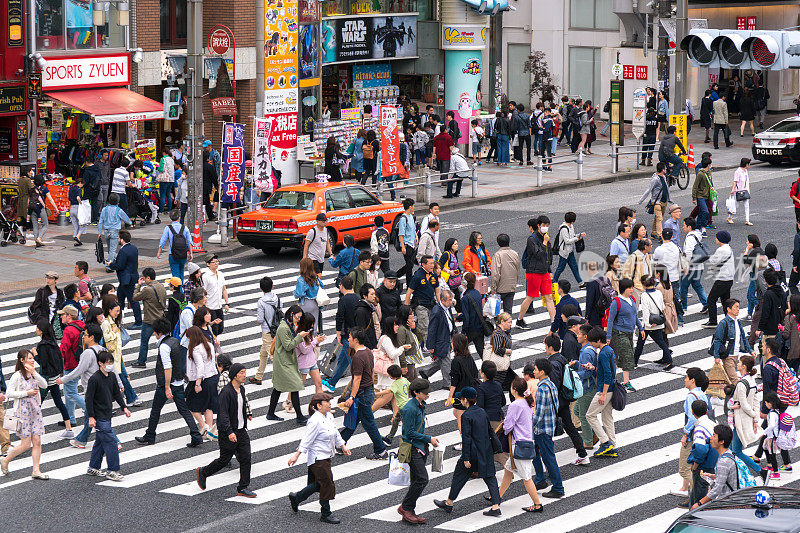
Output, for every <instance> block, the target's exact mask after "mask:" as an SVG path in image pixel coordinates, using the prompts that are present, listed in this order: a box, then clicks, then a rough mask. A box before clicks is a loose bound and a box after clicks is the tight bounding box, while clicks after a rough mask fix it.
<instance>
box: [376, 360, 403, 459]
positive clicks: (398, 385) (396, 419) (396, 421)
mask: <svg viewBox="0 0 800 533" xmlns="http://www.w3.org/2000/svg"><path fill="white" fill-rule="evenodd" d="M386 372H387V373H388V374H389V377H390V378H392V379H393V380H394V381H392V384H391V386H390V387H389V388H388V389H384V390H382V391H380V392H378V393H376V394H375V400H378V399H379V398H380V397H381V396H386V395H391V396H392V429H391V430H389V433H388V434H387V435H386V436H385V437H383V442H385V443H386V444H387V445H389V446H391V445H392V440H393V439H394V436H395V434H396V433H397V427H398V426H399V425H400V421H401V420H402V418H403V413H402V412H401V411H402V409H403V407H405V405H406V403H407V402H408V386H409V385H410V383H409V382H408V380H407V379H406V378H405V377H403V371H402V370H401V369H400V367H399V366H398V365H391V366H389V368H387V369H386Z"/></svg>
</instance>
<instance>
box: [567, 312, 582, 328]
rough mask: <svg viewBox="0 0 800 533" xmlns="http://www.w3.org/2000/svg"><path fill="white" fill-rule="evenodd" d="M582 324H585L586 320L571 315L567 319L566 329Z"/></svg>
mask: <svg viewBox="0 0 800 533" xmlns="http://www.w3.org/2000/svg"><path fill="white" fill-rule="evenodd" d="M582 324H586V320H585V319H584V318H583V317H582V316H580V315H572V316H571V317H569V318H567V327H568V328H571V327H572V326H579V325H582Z"/></svg>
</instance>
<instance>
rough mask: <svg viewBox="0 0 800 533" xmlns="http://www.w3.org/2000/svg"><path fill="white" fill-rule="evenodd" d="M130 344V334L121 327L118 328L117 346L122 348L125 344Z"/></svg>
mask: <svg viewBox="0 0 800 533" xmlns="http://www.w3.org/2000/svg"><path fill="white" fill-rule="evenodd" d="M129 342H131V334H130V333H128V330H127V329H125V328H123V327H122V326H120V327H119V346H120V348H122V347H123V346H125V345H126V344H128V343H129Z"/></svg>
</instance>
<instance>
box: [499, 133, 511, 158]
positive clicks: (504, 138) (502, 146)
mask: <svg viewBox="0 0 800 533" xmlns="http://www.w3.org/2000/svg"><path fill="white" fill-rule="evenodd" d="M497 162H498V163H508V162H509V154H508V135H499V134H498V135H497Z"/></svg>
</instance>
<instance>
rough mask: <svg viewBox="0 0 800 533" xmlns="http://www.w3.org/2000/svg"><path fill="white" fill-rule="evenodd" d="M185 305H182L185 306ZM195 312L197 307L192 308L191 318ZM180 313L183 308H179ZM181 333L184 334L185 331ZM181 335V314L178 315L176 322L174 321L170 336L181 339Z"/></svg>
mask: <svg viewBox="0 0 800 533" xmlns="http://www.w3.org/2000/svg"><path fill="white" fill-rule="evenodd" d="M185 307H186V306H184V308H185ZM196 312H197V309H192V319H194V314H195V313H196ZM181 314H183V310H181ZM183 335H186V332H185V331H184V332H183ZM183 335H182V334H181V316H180V315H178V322H176V323H175V327H174V328H172V336H173V337H175V338H176V339H182V338H183Z"/></svg>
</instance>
